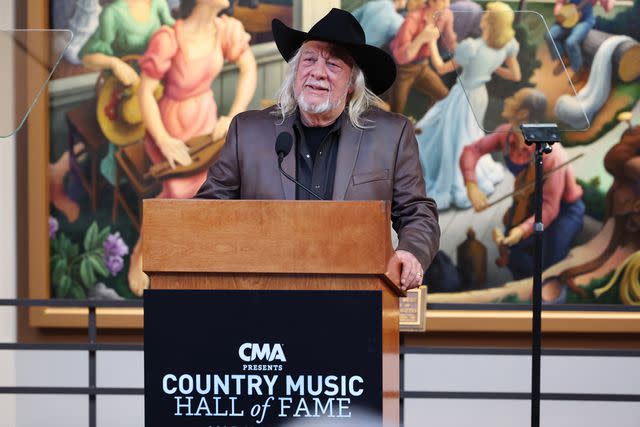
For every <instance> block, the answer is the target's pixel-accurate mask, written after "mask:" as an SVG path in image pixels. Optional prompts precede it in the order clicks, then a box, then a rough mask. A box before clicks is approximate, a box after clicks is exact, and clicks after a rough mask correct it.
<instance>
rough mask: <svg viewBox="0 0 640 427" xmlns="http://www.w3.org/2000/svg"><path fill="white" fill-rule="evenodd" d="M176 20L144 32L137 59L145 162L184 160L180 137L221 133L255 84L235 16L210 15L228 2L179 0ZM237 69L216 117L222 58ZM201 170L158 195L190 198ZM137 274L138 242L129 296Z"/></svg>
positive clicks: (142, 284) (167, 184) (140, 278)
mask: <svg viewBox="0 0 640 427" xmlns="http://www.w3.org/2000/svg"><path fill="white" fill-rule="evenodd" d="M180 7H181V15H182V16H183V19H179V20H178V21H176V23H175V25H174V26H173V27H172V28H170V27H166V26H165V27H162V28H160V29H159V30H158V31H156V33H155V34H154V35H153V36H152V37H151V40H150V41H149V46H148V48H147V51H146V53H145V54H144V56H143V57H142V58H141V59H140V61H139V63H140V69H141V74H142V76H141V79H140V88H139V95H140V106H141V110H142V118H143V120H144V123H145V126H146V130H147V134H146V136H145V149H146V151H147V153H148V155H149V157H150V158H151V161H152V162H153V163H157V162H161V161H168V162H169V164H170V165H171V167H175V165H176V164H181V165H185V166H187V165H189V164H190V163H191V157H190V156H189V152H188V149H187V146H186V144H185V141H187V140H188V139H190V138H193V137H196V136H200V135H208V134H211V135H212V136H213V139H214V140H217V139H219V138H222V137H223V136H224V135H225V134H226V132H227V130H228V128H229V124H230V122H231V118H232V117H233V116H235V115H236V114H238V113H240V112H242V111H244V110H245V109H246V108H247V106H248V105H249V102H250V101H251V98H252V97H253V94H254V92H255V88H256V74H257V72H256V63H255V59H254V57H253V54H252V53H251V49H250V48H249V35H248V34H247V33H246V32H245V31H244V27H243V26H242V23H241V22H240V21H238V20H236V19H235V18H231V17H228V16H221V17H219V16H218V15H219V14H220V12H221V11H222V10H224V9H226V8H227V7H229V1H228V0H191V1H184V0H183V1H182V2H181V6H180ZM225 60H227V61H230V62H234V63H235V64H236V65H237V66H238V69H239V75H238V81H237V85H236V96H235V99H234V102H233V104H232V105H231V109H230V110H229V113H228V115H226V116H220V117H218V108H217V105H216V103H215V100H214V98H213V92H212V90H211V83H212V82H213V80H214V79H215V78H216V77H217V76H218V74H219V73H220V71H221V70H222V66H223V65H224V61H225ZM160 82H162V84H163V85H164V92H163V95H162V98H160V100H159V101H158V102H156V100H155V98H154V96H153V94H154V91H155V90H156V88H157V87H158V85H159V84H160ZM206 174H207V171H206V169H205V170H202V171H200V172H197V173H194V174H193V175H190V176H186V177H180V178H172V179H167V180H165V181H163V185H162V191H161V193H160V194H159V195H158V197H166V198H191V197H192V196H193V195H195V193H196V192H197V190H198V188H200V186H201V185H202V183H203V182H204V180H205V178H206ZM148 282H149V279H148V277H147V276H146V274H144V273H143V272H142V257H141V254H140V247H139V241H138V244H136V246H135V248H134V250H133V252H132V254H131V265H130V268H129V287H130V288H131V290H132V291H133V292H134V293H135V294H137V295H141V294H142V291H143V290H144V289H145V288H146V287H147V286H148Z"/></svg>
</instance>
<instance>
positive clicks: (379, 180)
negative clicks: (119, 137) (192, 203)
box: [195, 107, 440, 269]
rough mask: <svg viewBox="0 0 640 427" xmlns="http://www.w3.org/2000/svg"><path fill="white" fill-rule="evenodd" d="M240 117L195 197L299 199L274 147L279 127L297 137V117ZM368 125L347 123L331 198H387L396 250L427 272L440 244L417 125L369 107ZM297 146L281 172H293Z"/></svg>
mask: <svg viewBox="0 0 640 427" xmlns="http://www.w3.org/2000/svg"><path fill="white" fill-rule="evenodd" d="M272 111H273V107H272V108H270V109H267V110H263V111H247V112H245V113H241V114H238V115H237V116H236V117H235V118H234V119H233V121H232V122H231V126H230V127H229V133H228V134H227V141H226V143H225V145H224V147H223V148H222V150H221V152H220V157H219V158H218V160H217V161H216V162H215V163H214V164H213V165H212V166H211V168H210V169H209V172H208V174H207V179H206V181H205V182H204V184H203V185H202V187H201V188H200V190H199V191H198V193H197V194H196V196H195V197H196V198H204V199H263V200H268V199H287V200H294V199H295V194H296V192H295V185H294V184H293V183H292V182H291V181H289V180H287V179H286V178H285V177H284V176H282V174H281V173H280V171H279V170H278V160H277V155H276V152H275V141H276V137H277V135H278V134H280V132H289V133H290V134H291V135H294V132H293V129H292V126H293V122H294V120H295V116H294V115H291V116H289V117H287V118H285V120H284V122H282V123H281V119H280V117H278V116H275V115H273V114H272V113H271V112H272ZM365 117H366V118H367V119H368V120H370V122H367V123H368V124H369V126H371V127H368V128H366V129H358V128H356V127H354V126H353V125H351V122H350V121H349V120H348V117H345V114H343V116H342V117H341V118H339V119H338V120H342V125H341V130H340V140H339V143H338V158H337V164H336V175H335V181H334V188H333V200H389V201H391V220H392V223H393V227H394V229H395V230H396V232H397V233H398V239H399V244H398V248H397V249H403V250H406V251H409V252H411V253H412V254H413V255H415V257H416V258H417V259H418V260H419V261H420V263H421V264H422V266H423V267H424V268H425V269H426V268H427V267H428V266H429V264H430V263H431V260H432V259H433V257H434V256H435V254H436V251H437V250H438V246H439V244H440V226H439V225H438V212H437V209H436V204H435V202H434V201H433V200H432V199H430V198H428V197H427V196H426V194H425V183H424V179H423V176H422V169H421V167H420V163H419V160H418V145H417V143H416V140H415V134H414V129H413V126H412V125H411V123H410V122H409V121H408V120H407V119H406V118H405V117H403V116H400V115H397V114H393V113H387V112H384V111H382V110H379V109H371V110H370V111H369V112H368V113H367V114H366V115H365ZM295 159H296V153H295V144H294V146H293V148H292V150H291V152H290V153H289V155H287V156H286V157H285V158H284V161H283V163H282V167H283V169H284V170H285V171H286V172H287V173H288V174H290V175H292V176H295V171H296V164H295Z"/></svg>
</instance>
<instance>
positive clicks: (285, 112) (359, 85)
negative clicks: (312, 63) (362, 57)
mask: <svg viewBox="0 0 640 427" xmlns="http://www.w3.org/2000/svg"><path fill="white" fill-rule="evenodd" d="M301 56H302V49H298V51H297V52H296V54H295V55H294V56H293V58H291V60H290V61H289V67H288V68H287V71H286V73H285V76H284V80H283V81H282V85H281V86H280V89H278V92H277V94H276V98H277V103H276V111H274V113H275V114H276V115H278V116H280V118H281V119H282V121H284V119H285V117H287V116H289V115H291V114H293V113H295V111H296V110H297V108H298V103H297V101H296V96H295V94H294V90H293V88H294V84H295V78H296V72H297V71H298V65H299V64H300V57H301ZM351 87H352V88H353V92H352V93H351V97H350V98H349V100H348V101H349V102H348V103H347V113H348V114H349V121H350V122H351V124H352V125H353V126H354V127H356V128H359V129H364V128H366V127H369V126H366V125H365V121H371V120H367V119H365V118H363V117H362V116H363V115H364V113H365V112H366V111H367V110H368V109H369V108H370V107H372V106H381V105H382V104H383V101H382V99H380V97H378V96H377V95H376V94H375V93H373V92H371V90H369V88H367V86H366V83H365V79H364V73H363V72H362V70H361V69H360V67H358V65H357V64H356V63H355V62H354V63H353V66H352V68H351Z"/></svg>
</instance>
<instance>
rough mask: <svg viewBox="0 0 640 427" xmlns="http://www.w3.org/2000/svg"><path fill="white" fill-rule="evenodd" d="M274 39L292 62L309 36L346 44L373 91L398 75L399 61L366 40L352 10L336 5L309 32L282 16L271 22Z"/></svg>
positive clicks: (386, 86) (383, 86)
mask: <svg viewBox="0 0 640 427" xmlns="http://www.w3.org/2000/svg"><path fill="white" fill-rule="evenodd" d="M271 30H272V31H273V39H274V40H275V42H276V46H278V50H279V51H280V54H281V55H282V57H283V58H284V59H285V60H286V61H287V62H289V60H291V58H293V56H294V55H295V53H296V52H297V51H298V49H300V46H302V43H304V42H305V41H307V40H319V41H324V42H328V43H332V44H335V45H339V46H342V47H343V48H345V49H347V51H348V52H349V53H350V54H351V56H352V57H353V60H354V61H355V62H356V64H358V67H360V69H361V70H362V72H363V73H364V77H365V81H366V84H367V86H368V87H369V89H371V91H373V93H375V94H377V95H380V94H381V93H383V92H384V91H385V90H387V89H389V87H391V85H392V84H393V81H394V80H395V79H396V64H395V62H394V61H393V58H391V56H390V55H389V54H387V53H386V52H385V51H383V50H382V49H379V48H377V47H375V46H371V45H368V44H366V41H365V36H364V30H363V29H362V27H361V26H360V24H359V23H358V21H357V20H356V18H354V17H353V15H351V14H350V13H349V12H346V11H344V10H341V9H336V8H333V9H331V11H330V12H329V13H328V14H327V15H326V16H325V17H324V18H322V19H321V20H319V21H318V22H317V23H316V24H315V25H314V26H313V27H311V29H310V30H309V32H308V33H305V32H304V31H298V30H294V29H293V28H289V27H287V26H286V25H285V24H284V23H283V22H282V21H280V20H279V19H274V20H273V21H272V22H271Z"/></svg>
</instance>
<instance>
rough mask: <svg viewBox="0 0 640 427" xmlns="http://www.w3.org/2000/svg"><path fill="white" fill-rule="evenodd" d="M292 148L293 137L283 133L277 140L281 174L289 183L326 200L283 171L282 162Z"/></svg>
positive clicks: (319, 198)
mask: <svg viewBox="0 0 640 427" xmlns="http://www.w3.org/2000/svg"><path fill="white" fill-rule="evenodd" d="M291 147H293V137H292V136H291V134H290V133H288V132H281V133H280V134H279V135H278V137H277V138H276V154H277V155H278V169H280V173H281V174H282V175H284V176H285V177H286V178H287V179H288V180H289V181H291V182H293V183H294V184H295V185H297V186H298V187H300V188H302V189H303V190H304V191H306V192H307V193H309V194H311V195H312V196H313V197H315V198H316V199H318V200H324V198H323V197H320V196H319V195H318V194H316V193H315V192H314V191H312V190H311V189H309V188H307V187H306V186H304V185H303V184H301V183H300V182H298V180H296V179H295V178H294V177H292V176H291V175H289V174H288V173H286V172H285V171H284V170H283V169H282V161H283V160H284V158H285V157H287V155H288V154H289V152H290V151H291Z"/></svg>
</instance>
